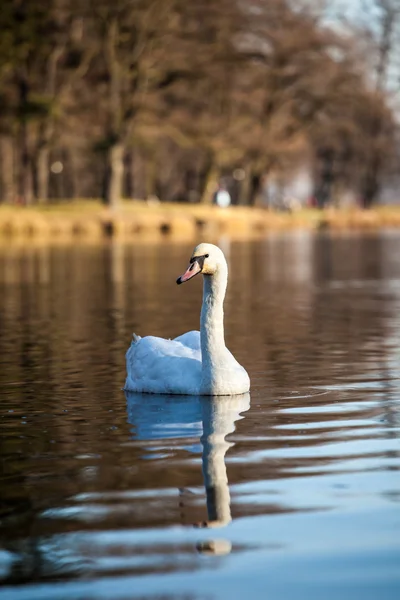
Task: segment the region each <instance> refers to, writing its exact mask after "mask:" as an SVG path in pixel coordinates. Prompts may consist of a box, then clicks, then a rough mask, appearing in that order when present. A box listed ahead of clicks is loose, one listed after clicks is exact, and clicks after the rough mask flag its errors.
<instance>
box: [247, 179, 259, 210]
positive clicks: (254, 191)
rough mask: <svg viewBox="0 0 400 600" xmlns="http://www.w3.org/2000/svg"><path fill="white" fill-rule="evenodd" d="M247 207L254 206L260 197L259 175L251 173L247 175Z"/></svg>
mask: <svg viewBox="0 0 400 600" xmlns="http://www.w3.org/2000/svg"><path fill="white" fill-rule="evenodd" d="M249 179H250V182H249V200H248V204H249V206H256V204H257V201H258V199H259V197H260V191H261V189H260V188H261V175H260V174H259V173H254V172H253V173H251V172H250V174H249Z"/></svg>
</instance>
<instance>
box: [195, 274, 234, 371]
mask: <svg viewBox="0 0 400 600" xmlns="http://www.w3.org/2000/svg"><path fill="white" fill-rule="evenodd" d="M203 279H204V283H203V305H202V308H201V316H200V340H201V354H202V363H203V367H205V368H207V367H208V366H210V365H211V364H213V363H214V364H215V363H218V357H219V355H220V354H221V351H222V350H224V348H225V337H224V298H225V292H226V285H227V282H228V267H227V265H226V264H221V265H219V267H218V270H217V272H216V273H214V275H211V276H210V275H205V276H204V277H203Z"/></svg>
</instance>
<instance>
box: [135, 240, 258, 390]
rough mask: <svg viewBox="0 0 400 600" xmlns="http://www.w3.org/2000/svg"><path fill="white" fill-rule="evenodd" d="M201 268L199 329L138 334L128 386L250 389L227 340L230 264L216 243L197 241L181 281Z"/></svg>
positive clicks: (150, 388) (138, 388) (163, 388)
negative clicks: (164, 336) (163, 335)
mask: <svg viewBox="0 0 400 600" xmlns="http://www.w3.org/2000/svg"><path fill="white" fill-rule="evenodd" d="M198 273H202V275H203V305H202V308H201V317H200V332H198V331H189V332H188V333H185V334H184V335H181V336H180V337H177V338H175V339H174V340H165V339H162V338H158V337H153V336H148V337H145V338H140V337H138V336H134V340H133V342H132V344H131V346H130V348H129V349H128V351H127V353H126V368H127V378H126V382H125V389H126V390H128V391H132V392H147V393H151V394H184V395H198V394H200V395H206V396H212V395H213V396H230V395H234V394H244V393H246V392H248V391H249V389H250V379H249V376H248V374H247V373H246V371H245V370H244V368H243V367H242V366H241V365H239V363H238V362H237V361H236V359H235V358H234V357H233V356H232V354H231V353H230V352H229V350H228V349H227V347H226V346H225V338H224V323H223V319H224V310H223V302H224V297H225V291H226V286H227V282H228V265H227V264H226V260H225V257H224V255H223V252H222V251H221V250H220V249H219V248H218V247H217V246H214V245H213V244H199V245H198V246H196V248H195V249H194V250H193V254H192V257H191V259H190V263H189V267H188V269H187V270H186V271H185V273H184V274H183V275H181V276H180V277H179V278H178V279H177V283H178V284H180V283H184V282H185V281H188V280H189V279H192V277H194V276H195V275H197V274H198Z"/></svg>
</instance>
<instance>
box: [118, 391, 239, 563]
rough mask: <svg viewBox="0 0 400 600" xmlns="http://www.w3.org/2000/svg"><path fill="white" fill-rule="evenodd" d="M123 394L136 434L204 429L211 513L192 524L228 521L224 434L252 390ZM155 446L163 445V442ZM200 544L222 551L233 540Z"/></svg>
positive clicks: (152, 436) (178, 434)
mask: <svg viewBox="0 0 400 600" xmlns="http://www.w3.org/2000/svg"><path fill="white" fill-rule="evenodd" d="M125 394H126V399H127V410H128V419H129V422H130V423H131V424H132V425H133V426H134V428H133V430H132V433H133V436H134V439H137V440H141V441H150V440H152V441H155V440H157V441H158V442H160V443H162V442H164V443H165V442H167V441H168V439H170V438H174V439H175V440H177V439H178V440H179V438H183V440H184V441H185V443H186V444H187V440H188V439H191V438H194V437H195V436H196V435H198V434H199V430H200V429H202V433H201V437H200V441H201V445H202V449H203V452H202V470H203V477H204V487H205V491H206V499H207V515H208V518H207V520H205V521H200V522H198V523H194V525H196V526H197V527H206V528H212V527H222V526H224V525H227V524H228V523H229V522H230V521H231V510H230V495H229V483H228V475H227V471H226V465H225V454H226V452H227V451H228V449H229V448H230V447H231V446H232V444H231V443H230V442H228V441H227V440H226V437H227V435H228V434H230V433H233V431H234V430H235V422H236V421H237V420H239V419H240V418H241V415H242V413H244V412H246V411H247V410H249V408H250V394H243V395H240V396H215V397H208V396H185V397H182V396H166V395H161V394H160V395H158V394H155V395H154V394H151V395H149V394H134V393H131V392H125ZM192 441H193V442H194V440H192ZM175 446H176V445H175ZM184 447H185V449H186V450H189V451H194V450H196V446H195V445H194V444H192V445H189V446H188V445H185V446H184ZM157 449H158V451H160V446H159V444H158V445H157ZM184 498H185V491H184V490H181V504H182V505H183V503H184V501H185V500H184ZM198 548H199V550H200V551H204V552H207V553H216V554H220V553H226V552H227V551H228V550H230V544H229V542H228V541H223V540H217V541H207V542H202V544H200V545H199V547H198Z"/></svg>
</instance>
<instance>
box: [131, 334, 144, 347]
mask: <svg viewBox="0 0 400 600" xmlns="http://www.w3.org/2000/svg"><path fill="white" fill-rule="evenodd" d="M141 339H142V338H141V337H140V335H136V333H133V334H132V345H134V344H137V343H138V342H140V340H141Z"/></svg>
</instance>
